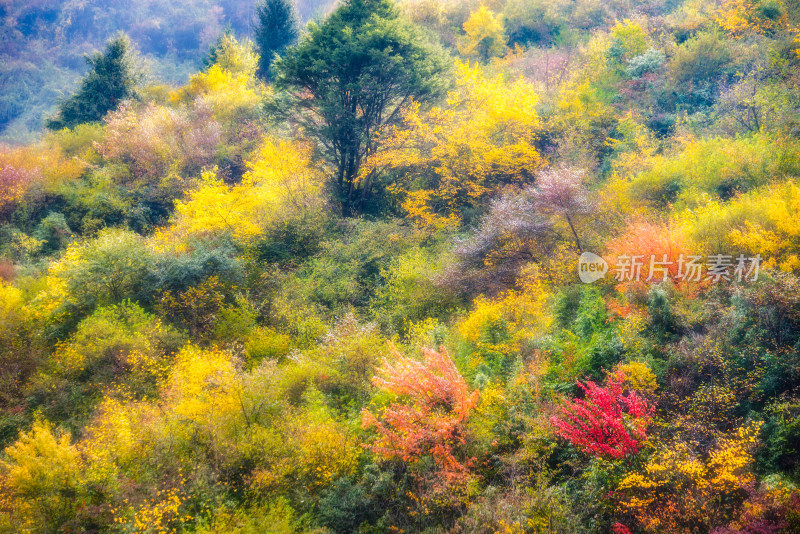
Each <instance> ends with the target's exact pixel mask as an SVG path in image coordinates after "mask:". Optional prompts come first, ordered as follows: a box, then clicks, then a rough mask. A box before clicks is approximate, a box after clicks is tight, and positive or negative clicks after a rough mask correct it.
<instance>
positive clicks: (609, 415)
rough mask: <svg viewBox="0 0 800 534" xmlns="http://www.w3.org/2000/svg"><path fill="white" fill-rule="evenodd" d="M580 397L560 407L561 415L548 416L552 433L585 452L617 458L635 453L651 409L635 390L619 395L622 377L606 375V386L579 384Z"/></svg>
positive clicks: (648, 420)
mask: <svg viewBox="0 0 800 534" xmlns="http://www.w3.org/2000/svg"><path fill="white" fill-rule="evenodd" d="M578 387H580V388H581V389H582V390H583V392H584V394H585V398H584V399H574V400H572V401H570V402H568V403H567V405H566V406H565V407H564V418H563V419H561V418H558V417H552V418H551V422H552V423H553V425H554V426H555V427H556V432H557V433H558V434H559V435H560V436H561V437H563V438H564V439H566V440H568V441H569V442H570V443H572V444H573V445H574V446H576V447H578V448H579V449H581V450H582V451H583V452H585V453H587V454H591V455H593V456H599V457H602V458H610V459H618V458H624V457H625V456H628V455H631V454H636V453H637V452H638V451H639V446H640V443H641V441H642V440H644V439H646V438H647V434H646V429H647V425H648V424H649V423H650V420H651V418H652V409H651V407H650V406H648V404H647V402H646V401H645V400H644V399H642V398H641V397H639V396H638V395H637V394H636V392H635V391H630V392H629V393H627V394H623V391H622V377H621V376H619V375H617V374H614V375H610V376H609V377H608V382H607V386H606V387H602V386H598V385H597V384H595V383H594V382H591V381H588V382H585V383H581V382H580V381H578Z"/></svg>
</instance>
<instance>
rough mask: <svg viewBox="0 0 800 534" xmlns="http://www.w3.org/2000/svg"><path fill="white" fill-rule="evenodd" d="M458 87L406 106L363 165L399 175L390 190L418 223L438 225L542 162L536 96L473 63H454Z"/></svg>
mask: <svg viewBox="0 0 800 534" xmlns="http://www.w3.org/2000/svg"><path fill="white" fill-rule="evenodd" d="M457 70H458V80H457V89H456V90H454V91H452V92H451V93H450V94H449V95H448V98H447V106H446V107H434V108H433V109H431V110H429V111H425V112H423V111H421V110H420V108H419V106H411V107H410V108H409V110H408V111H407V112H406V114H405V115H404V117H403V121H402V124H401V125H400V126H399V127H395V128H391V129H389V130H388V131H387V132H385V133H384V135H383V137H382V138H381V139H380V144H381V150H380V151H378V153H377V154H376V155H375V156H374V157H372V158H371V159H370V160H369V161H368V162H367V163H366V165H365V166H364V171H363V172H364V173H369V172H371V171H373V170H376V169H377V170H384V171H391V172H393V173H397V174H400V175H401V176H402V178H401V180H400V185H398V186H396V187H395V188H394V193H395V194H398V195H400V196H401V198H402V196H403V195H405V198H403V206H404V208H405V209H406V210H407V211H408V213H409V215H410V217H411V218H412V219H414V220H416V221H417V222H418V224H420V226H423V227H428V228H443V227H448V226H451V225H453V224H454V223H455V222H456V221H459V220H460V210H461V209H463V208H465V207H468V206H474V205H476V204H477V203H479V202H481V201H483V200H484V199H485V198H486V197H487V196H488V195H489V193H490V192H491V191H492V190H494V189H495V188H496V187H498V186H499V185H502V184H521V183H524V182H526V181H528V180H530V179H531V177H532V175H533V173H534V172H535V171H536V169H538V168H539V167H540V166H541V165H542V163H543V162H542V159H541V156H540V154H539V152H538V151H537V150H536V147H535V141H536V139H537V135H538V132H539V129H540V127H541V123H540V120H539V115H538V113H537V105H538V102H539V97H538V95H537V94H536V92H535V91H534V89H533V86H532V85H531V84H530V83H528V82H526V81H524V80H522V79H519V80H516V81H511V82H509V81H507V80H505V79H504V78H503V77H502V76H501V75H497V76H490V75H487V74H486V73H485V71H484V70H483V69H482V68H481V67H480V66H478V65H475V66H472V67H471V66H469V65H468V64H463V63H459V64H458V65H457Z"/></svg>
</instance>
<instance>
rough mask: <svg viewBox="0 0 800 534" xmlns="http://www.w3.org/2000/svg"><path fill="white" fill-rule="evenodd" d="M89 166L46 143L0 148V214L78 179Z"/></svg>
mask: <svg viewBox="0 0 800 534" xmlns="http://www.w3.org/2000/svg"><path fill="white" fill-rule="evenodd" d="M85 168H86V164H85V163H83V162H82V161H80V160H78V159H77V158H67V157H65V156H64V154H63V153H62V152H61V150H60V149H59V148H57V147H53V146H48V145H46V144H44V143H40V144H38V145H33V146H28V147H19V148H11V147H4V146H0V212H2V211H3V210H5V209H11V208H13V206H14V204H15V203H16V202H18V201H19V200H20V199H22V198H23V197H24V196H25V195H27V194H30V193H39V194H41V193H42V192H45V191H48V190H52V189H53V188H55V187H56V186H58V185H60V184H62V183H64V182H67V181H70V180H75V179H76V178H78V177H79V176H80V175H81V174H82V173H83V171H84V169H85Z"/></svg>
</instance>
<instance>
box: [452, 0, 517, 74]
mask: <svg viewBox="0 0 800 534" xmlns="http://www.w3.org/2000/svg"><path fill="white" fill-rule="evenodd" d="M463 29H464V33H466V35H465V36H464V37H463V38H462V39H461V41H460V42H459V44H458V51H459V52H461V53H462V54H463V55H465V56H469V57H477V58H479V59H482V60H484V61H485V60H488V59H490V58H492V57H497V56H500V55H502V54H503V52H504V51H505V49H506V36H505V31H504V30H503V23H502V22H501V20H500V19H498V18H497V17H496V16H495V15H494V14H493V13H492V12H491V11H489V9H488V8H487V7H486V6H485V5H483V4H482V5H481V6H480V7H479V8H478V9H476V10H475V11H473V12H472V14H471V15H470V16H469V19H467V21H466V22H465V23H464V27H463Z"/></svg>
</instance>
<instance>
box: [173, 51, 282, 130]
mask: <svg viewBox="0 0 800 534" xmlns="http://www.w3.org/2000/svg"><path fill="white" fill-rule="evenodd" d="M267 91H268V90H267V89H266V88H265V87H264V86H263V85H262V84H261V83H260V82H259V81H258V80H257V79H256V78H255V75H254V70H253V71H249V70H247V69H244V70H243V71H239V72H236V71H233V72H232V71H230V70H226V69H225V68H223V67H222V66H220V64H215V65H212V66H211V68H209V69H208V71H207V72H199V73H197V74H195V75H193V76H192V77H191V79H190V80H189V84H188V85H187V86H185V87H183V88H181V89H179V90H177V91H174V92H173V93H172V94H171V95H170V100H171V101H172V102H173V103H176V104H177V103H189V102H192V101H194V100H196V99H202V100H203V101H204V102H206V103H207V104H208V105H210V106H211V109H212V110H213V114H214V118H215V119H217V120H219V121H223V122H228V121H230V120H232V119H234V118H235V117H236V114H237V113H238V112H239V111H240V110H249V109H253V108H255V107H257V106H258V105H259V104H260V103H261V101H262V98H263V97H264V96H265V95H266V94H267Z"/></svg>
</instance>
